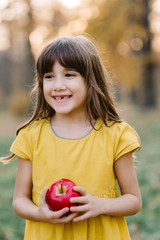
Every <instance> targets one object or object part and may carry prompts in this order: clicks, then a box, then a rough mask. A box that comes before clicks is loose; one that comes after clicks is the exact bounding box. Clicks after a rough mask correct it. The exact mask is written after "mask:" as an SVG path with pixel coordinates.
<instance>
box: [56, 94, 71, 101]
mask: <svg viewBox="0 0 160 240" xmlns="http://www.w3.org/2000/svg"><path fill="white" fill-rule="evenodd" d="M71 97H72V95H67V96H53V98H54V99H55V100H63V99H69V98H71Z"/></svg>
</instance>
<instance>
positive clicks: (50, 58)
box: [37, 38, 87, 78]
mask: <svg viewBox="0 0 160 240" xmlns="http://www.w3.org/2000/svg"><path fill="white" fill-rule="evenodd" d="M55 61H58V62H59V64H60V65H61V66H62V67H64V68H72V69H75V70H76V71H77V72H79V73H80V74H81V75H82V76H83V77H85V75H86V70H87V59H86V56H85V54H84V48H83V47H82V46H81V44H80V43H78V42H75V41H73V39H70V38H60V39H58V40H55V41H53V42H52V43H50V44H49V45H48V47H47V48H46V49H45V50H44V51H43V52H42V54H41V55H40V57H39V59H38V62H37V71H38V74H39V76H40V77H41V78H43V76H44V74H45V73H48V72H51V71H52V68H53V65H54V63H55Z"/></svg>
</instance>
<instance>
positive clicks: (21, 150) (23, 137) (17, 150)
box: [10, 126, 33, 161]
mask: <svg viewBox="0 0 160 240" xmlns="http://www.w3.org/2000/svg"><path fill="white" fill-rule="evenodd" d="M10 151H11V152H13V153H14V154H16V155H17V156H18V157H21V158H23V159H29V160H31V161H32V156H33V138H32V135H31V130H30V126H27V127H25V128H23V129H21V130H20V132H19V133H18V135H17V137H16V139H15V140H14V142H13V143H12V145H11V148H10Z"/></svg>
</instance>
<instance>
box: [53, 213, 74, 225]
mask: <svg viewBox="0 0 160 240" xmlns="http://www.w3.org/2000/svg"><path fill="white" fill-rule="evenodd" d="M77 215H78V213H71V214H69V215H68V216H64V217H61V218H59V219H57V221H56V223H67V222H70V221H72V220H73V219H74V218H75V217H76V216H77Z"/></svg>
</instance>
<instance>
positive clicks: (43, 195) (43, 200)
mask: <svg viewBox="0 0 160 240" xmlns="http://www.w3.org/2000/svg"><path fill="white" fill-rule="evenodd" d="M47 191H48V188H47V187H45V188H44V189H43V191H42V193H41V199H40V205H43V204H44V203H45V200H46V194H47Z"/></svg>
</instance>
